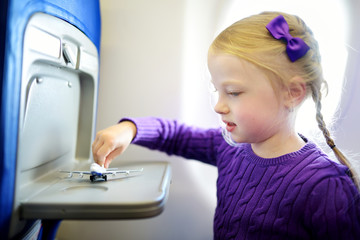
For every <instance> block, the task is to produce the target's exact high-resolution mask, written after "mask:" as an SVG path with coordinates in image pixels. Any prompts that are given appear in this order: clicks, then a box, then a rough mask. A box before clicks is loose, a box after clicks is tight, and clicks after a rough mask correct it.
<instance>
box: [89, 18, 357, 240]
mask: <svg viewBox="0 0 360 240" xmlns="http://www.w3.org/2000/svg"><path fill="white" fill-rule="evenodd" d="M208 67H209V71H210V73H211V77H212V83H213V85H214V86H215V88H216V90H217V92H218V101H217V104H216V105H215V112H216V113H218V114H219V115H220V116H221V118H222V120H223V122H224V125H225V127H224V128H223V130H221V128H219V129H200V128H195V127H190V126H186V125H183V124H180V123H178V122H177V121H170V120H165V119H160V118H138V119H122V120H121V121H120V123H119V124H117V125H115V126H112V127H110V128H107V129H105V130H102V131H100V132H99V133H98V134H97V135H96V139H95V141H94V143H93V155H94V160H95V161H96V162H97V163H99V164H105V167H108V166H109V164H110V162H111V161H112V160H113V159H114V158H115V157H116V156H118V155H119V154H121V153H122V152H123V151H124V150H125V149H126V148H127V147H128V145H129V144H130V142H132V143H134V144H138V145H141V146H145V147H147V148H150V149H157V150H160V151H163V152H166V153H168V154H175V155H179V156H183V157H185V158H188V159H197V160H200V161H202V162H204V163H208V164H212V165H214V166H216V167H217V168H218V180H217V207H216V212H215V217H214V238H215V239H360V197H359V196H360V195H359V191H358V188H357V187H358V185H357V184H358V178H357V175H356V173H355V171H354V170H353V168H352V167H351V166H350V164H349V162H348V161H347V160H346V158H345V157H344V156H343V155H342V154H341V152H340V151H339V150H338V149H337V147H336V145H335V143H334V141H333V140H332V139H331V137H330V134H329V131H328V130H327V129H326V126H325V123H324V121H323V117H322V114H321V103H320V100H321V93H320V88H321V85H322V84H323V83H324V79H323V77H322V70H321V65H320V55H319V51H318V46H317V42H316V41H315V39H314V38H313V36H312V32H311V30H310V29H309V28H308V27H307V26H306V25H305V24H304V22H303V21H302V20H301V19H299V18H298V17H296V16H292V15H288V14H284V13H276V12H265V13H262V14H259V15H255V16H251V17H249V18H246V19H243V20H241V21H238V22H236V23H234V24H233V25H231V26H230V27H228V28H227V29H225V30H224V31H223V32H222V33H221V34H220V35H219V36H218V37H217V38H216V39H215V40H214V42H213V43H212V45H211V46H210V49H209V54H208ZM307 96H311V97H312V98H313V100H314V102H315V106H316V110H317V115H316V119H317V122H318V125H319V127H320V129H321V131H322V132H323V134H324V136H325V139H326V142H327V144H328V145H329V147H330V148H331V149H332V150H333V151H334V153H335V155H336V156H337V157H338V159H339V161H340V163H341V164H337V163H335V162H333V161H332V160H330V159H329V158H328V156H327V155H326V154H325V153H323V152H322V151H321V150H320V149H319V148H318V147H317V146H316V145H315V144H314V143H313V142H311V141H309V140H308V139H307V138H306V137H305V136H303V135H301V134H298V133H296V132H295V130H294V124H295V117H296V114H297V110H298V108H299V107H300V105H301V104H302V102H303V101H304V99H305V98H306V97H307Z"/></svg>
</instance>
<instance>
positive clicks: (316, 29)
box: [218, 0, 349, 137]
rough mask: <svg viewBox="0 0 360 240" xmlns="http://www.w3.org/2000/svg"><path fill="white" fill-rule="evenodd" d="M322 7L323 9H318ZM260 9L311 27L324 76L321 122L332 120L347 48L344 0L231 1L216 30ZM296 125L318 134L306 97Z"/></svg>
mask: <svg viewBox="0 0 360 240" xmlns="http://www.w3.org/2000/svg"><path fill="white" fill-rule="evenodd" d="M324 6H326V11H320V10H321V9H323V8H324ZM263 11H282V12H286V13H290V14H294V15H298V16H300V17H301V18H302V19H303V20H304V21H305V23H306V24H307V25H308V26H309V27H310V28H311V29H312V31H313V33H314V35H315V38H316V39H317V41H318V43H319V47H320V54H321V57H322V67H323V72H324V78H325V80H326V81H327V82H328V89H329V92H328V94H327V95H326V91H324V93H323V100H322V105H323V111H322V112H323V115H324V120H325V122H326V123H327V124H328V125H329V124H330V123H331V122H332V121H335V120H336V119H333V117H334V115H336V114H335V113H336V111H337V107H338V104H339V100H340V98H341V93H342V91H343V89H342V86H343V81H344V79H345V77H344V72H345V67H346V63H347V54H348V53H347V47H349V46H347V45H346V40H347V39H346V37H347V27H346V26H348V24H347V19H346V14H345V6H344V2H343V1H341V0H333V1H328V0H319V1H313V0H303V1H301V2H300V1H299V2H297V3H296V2H293V1H291V3H290V2H289V1H287V0H272V1H267V0H254V1H232V2H231V3H230V4H229V5H228V6H227V10H225V11H224V15H223V16H225V17H224V20H223V21H222V22H221V23H220V25H219V27H218V29H219V32H220V31H221V30H222V29H224V28H226V27H227V26H228V25H230V24H232V23H233V22H235V21H237V20H239V19H241V18H244V17H247V16H250V15H253V14H257V13H260V12H263ZM334 29H336V33H334ZM309 116H314V117H313V118H310V117H309ZM296 124H297V128H298V129H299V131H300V132H301V133H303V134H305V135H310V136H311V137H312V136H314V135H318V134H316V132H317V131H318V127H317V123H316V121H315V105H314V103H313V101H312V99H308V100H307V101H306V102H305V103H304V104H303V106H302V107H301V109H300V111H299V114H298V118H297V123H296ZM330 125H331V124H330ZM330 128H331V127H330ZM304 130H305V131H304Z"/></svg>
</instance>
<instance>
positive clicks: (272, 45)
mask: <svg viewBox="0 0 360 240" xmlns="http://www.w3.org/2000/svg"><path fill="white" fill-rule="evenodd" d="M279 15H283V16H284V18H285V20H286V21H287V23H288V25H289V30H290V34H291V35H292V36H293V37H300V38H301V39H303V40H304V41H305V42H306V44H307V45H308V46H309V47H310V50H309V51H308V52H307V53H306V54H305V55H304V56H303V57H302V58H300V59H298V60H297V61H295V62H291V61H290V60H289V58H288V56H287V53H286V47H285V44H284V42H282V41H280V40H276V39H275V38H273V37H272V35H271V34H270V33H269V32H268V30H267V29H266V25H267V24H268V23H269V22H270V21H271V20H272V19H274V18H275V17H277V16H279ZM209 52H210V53H217V52H218V53H219V52H220V53H226V54H231V55H234V56H238V57H240V58H242V59H245V60H247V61H249V62H251V63H253V64H255V65H257V66H259V67H261V68H263V69H265V70H266V72H269V73H271V74H272V75H275V76H277V77H276V79H279V80H280V81H281V82H280V84H283V85H284V86H287V83H288V82H287V81H288V80H290V79H291V78H292V77H294V76H299V77H301V78H302V79H304V81H305V83H306V91H307V92H306V95H307V96H311V97H312V99H313V100H314V102H315V106H316V121H317V123H318V126H319V128H320V130H321V131H322V133H323V135H324V137H325V140H326V143H327V145H328V146H329V147H330V148H331V149H332V150H333V152H334V154H335V156H336V157H337V159H338V160H339V162H340V163H342V164H344V165H346V166H347V167H348V168H349V170H350V175H351V177H352V179H353V181H354V183H355V185H356V186H357V187H358V188H359V189H360V183H359V178H358V176H357V174H356V171H355V169H354V168H353V166H352V165H351V163H350V162H349V160H348V159H347V158H346V157H345V156H344V155H343V154H342V153H341V151H340V150H339V149H338V148H337V147H336V145H335V143H334V140H333V139H332V137H331V135H330V132H329V130H328V129H327V127H326V124H325V121H324V119H323V115H322V113H321V108H322V105H321V97H322V95H321V87H322V86H323V85H324V86H325V87H327V84H326V81H325V80H324V78H323V73H322V67H321V57H320V53H319V47H318V43H317V41H316V40H315V38H314V36H313V33H312V31H311V30H310V28H308V27H307V26H306V24H305V23H304V21H303V20H302V19H301V18H299V17H297V16H293V15H289V14H286V13H280V12H263V13H261V14H258V15H253V16H250V17H248V18H245V19H242V20H240V21H238V22H235V23H234V24H232V25H231V26H229V27H228V28H226V29H225V30H224V31H223V32H221V33H220V34H219V35H218V36H217V37H216V39H215V40H214V41H213V43H212V44H211V46H210V49H209Z"/></svg>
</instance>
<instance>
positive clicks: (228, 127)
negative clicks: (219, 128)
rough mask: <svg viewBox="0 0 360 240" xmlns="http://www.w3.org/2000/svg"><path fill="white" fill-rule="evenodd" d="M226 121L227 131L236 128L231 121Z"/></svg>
mask: <svg viewBox="0 0 360 240" xmlns="http://www.w3.org/2000/svg"><path fill="white" fill-rule="evenodd" d="M225 123H226V130H227V131H228V132H232V131H234V129H235V128H236V124H235V123H232V122H225Z"/></svg>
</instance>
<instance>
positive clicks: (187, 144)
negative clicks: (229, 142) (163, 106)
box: [120, 117, 224, 165]
mask: <svg viewBox="0 0 360 240" xmlns="http://www.w3.org/2000/svg"><path fill="white" fill-rule="evenodd" d="M121 121H132V122H133V123H134V124H135V125H136V128H137V133H136V136H135V138H134V139H133V142H132V143H133V144H136V145H139V146H144V147H147V148H149V149H153V150H159V151H162V152H165V153H167V154H168V155H177V156H181V157H184V158H187V159H195V160H199V161H202V162H204V163H208V164H212V165H216V159H217V151H218V147H219V145H220V144H222V143H224V140H223V137H222V134H221V130H220V129H202V128H196V127H191V126H187V125H185V124H180V123H179V122H177V121H176V120H166V119H162V118H153V117H147V118H124V119H122V120H120V122H121Z"/></svg>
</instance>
